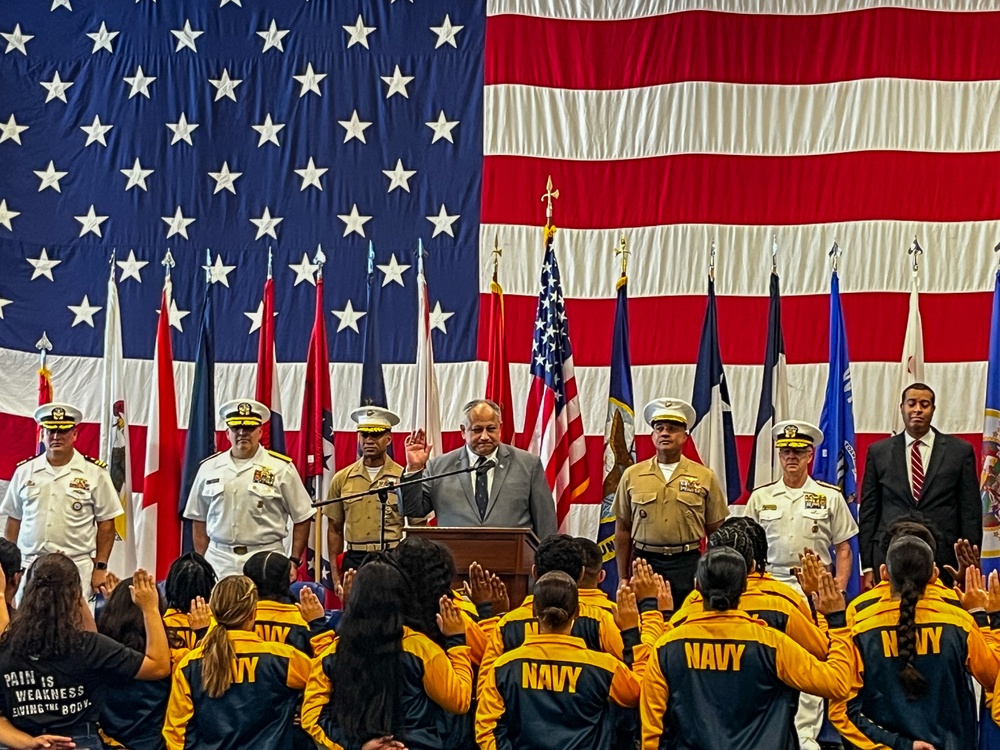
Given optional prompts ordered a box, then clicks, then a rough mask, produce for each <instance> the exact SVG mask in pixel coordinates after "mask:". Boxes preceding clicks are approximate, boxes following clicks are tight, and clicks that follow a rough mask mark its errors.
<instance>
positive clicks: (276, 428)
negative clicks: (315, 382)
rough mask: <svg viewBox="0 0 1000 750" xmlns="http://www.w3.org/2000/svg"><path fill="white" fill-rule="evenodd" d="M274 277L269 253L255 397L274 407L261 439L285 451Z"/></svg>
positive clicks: (275, 448)
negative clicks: (275, 329)
mask: <svg viewBox="0 0 1000 750" xmlns="http://www.w3.org/2000/svg"><path fill="white" fill-rule="evenodd" d="M274 348H275V347H274V278H273V277H272V274H271V256H270V252H269V253H268V260H267V280H266V281H265V282H264V298H263V300H262V301H261V315H260V339H259V340H258V342H257V389H256V391H255V395H254V398H256V399H257V400H258V401H260V402H261V403H262V404H264V406H266V407H267V408H268V409H270V411H271V418H270V419H269V420H268V421H267V423H266V424H264V427H263V433H262V434H261V438H260V442H261V443H262V444H263V445H264V447H265V448H270V449H271V450H273V451H276V452H278V453H285V452H286V451H287V448H286V447H285V425H284V419H283V418H282V412H283V409H282V408H281V388H280V387H279V385H278V357H277V355H276V354H275V351H274Z"/></svg>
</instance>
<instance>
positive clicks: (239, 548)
mask: <svg viewBox="0 0 1000 750" xmlns="http://www.w3.org/2000/svg"><path fill="white" fill-rule="evenodd" d="M233 552H234V553H235V554H237V555H245V554H246V553H247V552H249V550H248V549H247V548H246V546H245V545H242V544H241V545H239V546H237V547H233Z"/></svg>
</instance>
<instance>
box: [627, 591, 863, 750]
mask: <svg viewBox="0 0 1000 750" xmlns="http://www.w3.org/2000/svg"><path fill="white" fill-rule="evenodd" d="M829 619H830V620H831V622H830V624H831V626H834V625H841V624H842V621H843V614H842V613H841V614H840V615H839V616H831V617H830V618H829ZM830 635H831V641H830V655H829V657H828V661H826V662H822V661H819V660H818V659H817V658H816V657H814V656H812V655H811V654H810V653H809V652H807V651H806V650H805V649H804V648H802V647H801V646H800V645H799V644H797V643H796V642H795V641H793V640H792V639H791V638H789V637H788V636H787V635H785V634H784V633H782V632H780V631H778V630H775V629H774V628H771V627H768V626H767V625H766V624H765V623H763V622H762V621H761V620H758V619H755V618H754V617H752V616H751V615H749V614H747V613H746V612H743V611H741V610H729V611H727V612H712V611H709V612H702V613H699V614H693V615H691V617H689V618H688V619H687V620H686V621H685V622H684V623H683V624H681V625H678V626H677V627H675V628H673V629H672V630H670V631H669V632H667V633H666V634H664V635H663V636H662V637H661V638H660V639H659V640H658V641H657V642H656V645H655V646H654V648H653V653H652V655H651V656H650V658H649V663H648V664H647V665H646V670H645V676H644V678H643V683H642V699H641V701H640V715H641V718H642V747H643V750H658V749H659V748H670V749H671V750H693V749H694V748H698V749H699V750H760V749H761V748H767V750H792V749H793V748H796V749H797V748H798V747H799V740H798V736H797V734H796V732H795V726H794V723H793V718H794V716H795V711H796V708H797V705H798V700H797V695H796V692H797V691H802V692H806V693H811V694H813V695H819V696H822V697H824V698H828V699H830V698H843V697H845V696H846V695H847V692H848V690H849V689H850V683H851V675H852V670H853V655H852V651H851V645H850V641H849V639H848V631H847V630H846V628H842V627H841V628H838V629H832V630H831V631H830Z"/></svg>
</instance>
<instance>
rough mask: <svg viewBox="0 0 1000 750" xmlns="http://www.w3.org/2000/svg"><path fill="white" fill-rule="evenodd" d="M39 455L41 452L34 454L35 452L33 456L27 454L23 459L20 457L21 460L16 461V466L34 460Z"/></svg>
mask: <svg viewBox="0 0 1000 750" xmlns="http://www.w3.org/2000/svg"><path fill="white" fill-rule="evenodd" d="M40 455H42V454H41V453H36V454H35V455H34V456H29V457H28V458H25V459H22V460H21V461H18V462H17V465H18V466H20V465H21V464H26V463H28V461H34V460H35V459H36V458H38V457H39V456H40Z"/></svg>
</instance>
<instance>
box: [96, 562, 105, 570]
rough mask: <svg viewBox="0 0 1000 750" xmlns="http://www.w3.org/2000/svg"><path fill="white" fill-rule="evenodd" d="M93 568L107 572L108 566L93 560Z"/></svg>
mask: <svg viewBox="0 0 1000 750" xmlns="http://www.w3.org/2000/svg"><path fill="white" fill-rule="evenodd" d="M94 567H95V568H97V569H98V570H107V569H108V564H107V563H106V562H101V561H100V560H95V561H94Z"/></svg>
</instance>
